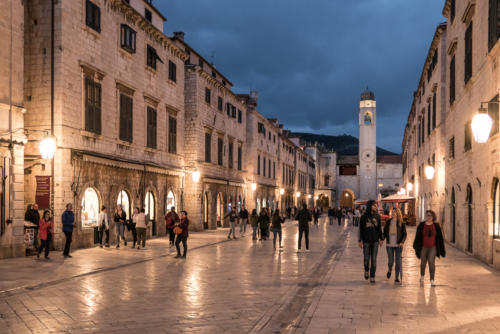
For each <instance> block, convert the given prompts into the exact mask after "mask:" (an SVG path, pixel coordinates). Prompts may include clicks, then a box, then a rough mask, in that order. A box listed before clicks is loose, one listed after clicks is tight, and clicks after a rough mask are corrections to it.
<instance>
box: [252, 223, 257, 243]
mask: <svg viewBox="0 0 500 334" xmlns="http://www.w3.org/2000/svg"><path fill="white" fill-rule="evenodd" d="M252 229H253V232H252V239H253V240H255V239H257V229H258V226H257V225H255V226H252Z"/></svg>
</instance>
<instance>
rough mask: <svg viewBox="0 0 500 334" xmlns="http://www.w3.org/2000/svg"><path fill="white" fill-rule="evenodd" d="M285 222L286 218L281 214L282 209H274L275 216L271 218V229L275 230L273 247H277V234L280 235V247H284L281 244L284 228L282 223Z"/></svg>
mask: <svg viewBox="0 0 500 334" xmlns="http://www.w3.org/2000/svg"><path fill="white" fill-rule="evenodd" d="M284 222H285V218H282V217H281V216H280V210H278V209H276V211H274V214H273V217H272V218H271V231H272V232H273V248H274V249H276V235H278V236H279V248H283V246H282V245H281V239H282V230H281V224H283V223H284Z"/></svg>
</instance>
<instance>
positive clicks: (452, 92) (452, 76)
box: [450, 56, 455, 104]
mask: <svg viewBox="0 0 500 334" xmlns="http://www.w3.org/2000/svg"><path fill="white" fill-rule="evenodd" d="M454 101H455V56H453V58H451V62H450V104H452V103H453V102H454Z"/></svg>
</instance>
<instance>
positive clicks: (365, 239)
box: [359, 200, 384, 283]
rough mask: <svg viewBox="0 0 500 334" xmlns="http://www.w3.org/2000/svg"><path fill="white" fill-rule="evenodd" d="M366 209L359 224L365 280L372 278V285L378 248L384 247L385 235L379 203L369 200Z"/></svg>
mask: <svg viewBox="0 0 500 334" xmlns="http://www.w3.org/2000/svg"><path fill="white" fill-rule="evenodd" d="M366 208H367V209H366V212H365V214H364V215H363V216H362V217H361V221H360V224H359V247H360V248H362V249H363V256H364V267H365V279H366V280H367V279H368V278H370V283H375V271H376V270H377V254H378V247H379V246H380V247H382V245H383V243H384V235H383V234H382V226H381V223H380V216H379V214H378V210H377V202H376V201H374V200H369V201H368V203H367V205H366Z"/></svg>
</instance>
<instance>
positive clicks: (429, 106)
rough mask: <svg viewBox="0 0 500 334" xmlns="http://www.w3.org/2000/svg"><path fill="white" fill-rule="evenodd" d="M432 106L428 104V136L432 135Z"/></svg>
mask: <svg viewBox="0 0 500 334" xmlns="http://www.w3.org/2000/svg"><path fill="white" fill-rule="evenodd" d="M431 119H432V118H431V104H430V103H429V104H427V135H428V136H429V135H430V134H431V125H432V124H431Z"/></svg>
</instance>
